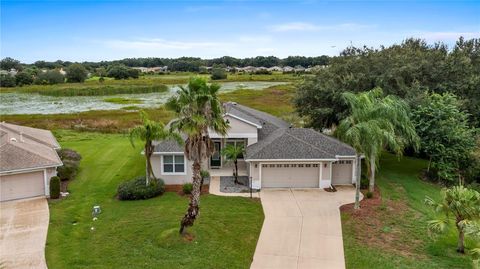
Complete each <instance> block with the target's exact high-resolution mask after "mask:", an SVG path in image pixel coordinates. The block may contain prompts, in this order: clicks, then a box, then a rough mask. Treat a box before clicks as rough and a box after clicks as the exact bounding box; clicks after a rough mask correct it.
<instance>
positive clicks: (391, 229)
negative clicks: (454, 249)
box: [340, 188, 423, 258]
mask: <svg viewBox="0 0 480 269" xmlns="http://www.w3.org/2000/svg"><path fill="white" fill-rule="evenodd" d="M398 191H399V193H402V192H404V190H403V188H402V190H398ZM365 192H366V191H365ZM364 196H365V193H364ZM353 207H354V204H348V205H343V206H341V207H340V210H341V212H342V213H343V214H347V215H349V218H348V219H347V220H346V221H345V223H344V226H345V227H348V228H350V229H352V230H353V233H354V235H355V239H356V240H357V241H360V243H361V244H363V245H368V246H371V247H376V248H379V249H382V250H385V251H389V252H392V253H395V254H397V255H402V256H404V257H410V258H412V257H413V258H422V257H423V256H422V255H420V254H419V251H417V250H418V249H419V248H421V247H422V241H421V240H419V239H418V240H417V239H416V238H414V237H412V233H410V232H409V230H408V227H409V226H410V223H411V222H412V218H416V214H415V213H414V212H413V211H412V210H411V209H410V208H409V207H408V205H407V204H406V202H404V199H398V200H389V199H383V198H382V196H381V193H380V191H379V189H378V188H375V191H374V192H373V197H372V198H370V199H367V198H364V200H362V201H361V203H360V209H358V210H355V209H354V208H353Z"/></svg>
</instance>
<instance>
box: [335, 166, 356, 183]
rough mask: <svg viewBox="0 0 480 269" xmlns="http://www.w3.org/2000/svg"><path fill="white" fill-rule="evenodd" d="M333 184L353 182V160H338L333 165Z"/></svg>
mask: <svg viewBox="0 0 480 269" xmlns="http://www.w3.org/2000/svg"><path fill="white" fill-rule="evenodd" d="M332 184H333V185H345V184H352V161H350V160H344V161H336V162H334V163H333V165H332Z"/></svg>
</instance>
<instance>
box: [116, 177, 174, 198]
mask: <svg viewBox="0 0 480 269" xmlns="http://www.w3.org/2000/svg"><path fill="white" fill-rule="evenodd" d="M145 182H146V181H145V176H140V177H137V178H134V179H132V180H129V181H125V182H123V183H122V184H120V186H118V190H117V194H118V199H120V200H145V199H150V198H153V197H156V196H158V195H160V194H162V193H163V192H164V191H165V184H164V182H163V180H162V179H159V178H153V179H151V180H150V183H149V185H148V186H147V185H146V184H145Z"/></svg>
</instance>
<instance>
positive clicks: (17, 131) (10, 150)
mask: <svg viewBox="0 0 480 269" xmlns="http://www.w3.org/2000/svg"><path fill="white" fill-rule="evenodd" d="M59 148H60V145H59V144H58V142H57V140H56V139H55V137H54V136H53V134H52V133H51V132H50V131H48V130H42V129H36V128H30V127H24V126H19V125H14V124H9V123H5V122H2V123H0V201H8V200H15V199H22V198H30V197H37V196H48V195H49V184H50V178H51V177H52V176H55V175H56V174H57V170H56V168H57V167H58V166H61V165H62V161H61V160H60V157H59V156H58V154H57V152H56V149H59Z"/></svg>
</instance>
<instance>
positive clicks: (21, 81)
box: [15, 72, 33, 86]
mask: <svg viewBox="0 0 480 269" xmlns="http://www.w3.org/2000/svg"><path fill="white" fill-rule="evenodd" d="M15 81H16V84H17V86H23V85H30V84H32V83H33V76H32V75H31V74H30V73H27V72H19V73H17V74H16V75H15Z"/></svg>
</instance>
